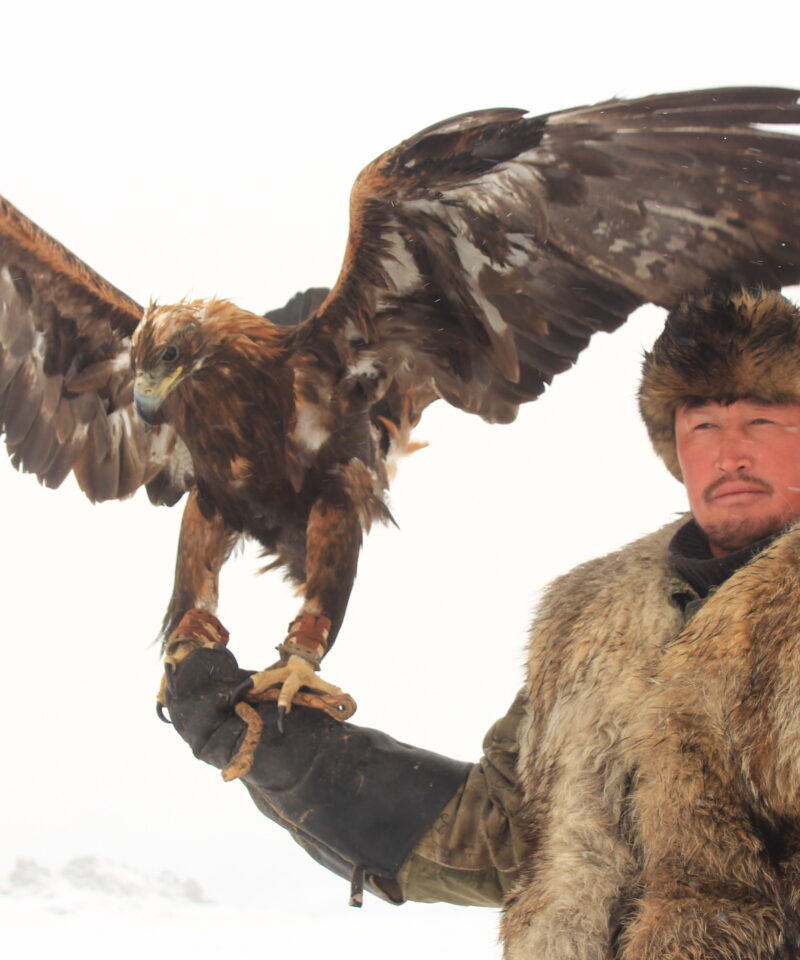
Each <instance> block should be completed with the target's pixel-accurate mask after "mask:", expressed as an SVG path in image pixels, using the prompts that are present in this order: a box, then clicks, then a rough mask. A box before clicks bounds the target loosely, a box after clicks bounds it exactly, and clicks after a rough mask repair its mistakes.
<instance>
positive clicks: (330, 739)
mask: <svg viewBox="0 0 800 960" xmlns="http://www.w3.org/2000/svg"><path fill="white" fill-rule="evenodd" d="M247 675H248V674H247V672H246V671H243V670H240V669H239V667H238V666H237V664H236V660H235V659H234V657H233V655H232V654H231V653H230V652H229V651H228V650H227V649H225V648H224V647H216V648H213V649H208V648H206V649H199V650H196V651H194V652H192V653H191V654H189V656H188V657H186V659H185V660H183V661H182V662H180V663H179V664H178V665H177V666H176V667H175V669H174V670H173V671H172V675H171V679H170V684H169V688H168V690H167V694H166V696H167V706H168V709H169V713H170V717H171V719H172V722H173V724H174V725H175V728H176V730H177V731H178V733H180V735H181V736H182V737H183V739H184V740H186V741H187V743H188V744H189V745H190V746H191V748H192V750H193V752H194V754H195V756H196V757H198V758H199V759H201V760H204V761H205V762H207V763H210V764H212V765H213V766H216V767H219V768H223V767H226V766H227V765H228V764H229V763H230V761H231V760H232V759H233V758H234V757H235V756H236V754H237V752H238V750H239V747H240V745H241V743H242V740H243V738H244V736H245V732H246V728H245V725H244V723H243V722H242V721H241V720H240V719H239V717H238V716H236V714H234V713H233V712H232V709H231V706H230V703H231V693H232V691H233V690H235V689H236V687H237V686H238V685H239V684H240V683H241V681H242V680H243V679H244V678H245V677H246V676H247ZM254 709H256V710H257V711H258V713H259V714H260V716H261V718H262V720H263V730H262V732H261V736H260V742H259V743H258V746H257V748H256V751H255V756H254V759H253V763H252V766H251V768H250V770H249V772H248V773H246V774H245V775H244V776H243V777H242V778H241V779H242V782H243V783H244V785H245V787H246V788H247V790H248V791H249V793H250V796H251V797H252V799H253V801H254V803H255V804H256V806H257V807H258V809H259V810H260V811H261V812H262V813H263V814H264V815H265V816H267V817H269V818H270V819H272V820H274V821H275V822H277V823H279V824H281V826H283V827H285V828H286V829H287V830H289V832H290V833H291V834H292V836H293V837H294V839H295V840H296V841H297V842H298V843H299V844H300V845H301V846H302V847H303V848H304V849H305V850H306V851H307V852H308V853H309V854H310V855H311V856H312V857H314V859H315V860H317V861H318V862H319V863H321V864H323V865H324V866H325V867H327V868H328V869H330V870H332V871H333V872H334V873H336V874H338V875H339V876H342V877H345V878H346V879H348V880H350V881H351V883H352V884H353V889H354V894H355V898H356V900H357V898H358V894H359V889H360V886H361V883H362V882H363V884H364V885H365V886H366V888H367V889H369V890H371V892H373V893H375V894H376V895H378V896H380V897H382V898H384V899H386V900H388V901H390V902H392V903H402V902H404V901H405V900H409V899H412V900H424V901H438V900H444V901H448V902H453V903H465V904H478V905H492V906H497V905H499V903H501V902H502V898H503V895H504V892H505V890H506V889H507V888H508V886H509V885H510V884H511V882H513V879H514V876H515V873H516V867H517V864H518V863H519V859H520V855H521V850H522V841H521V836H520V830H519V828H518V826H517V824H516V822H515V820H514V815H515V814H516V811H517V810H518V808H519V802H520V798H519V795H518V792H517V788H516V781H515V778H514V765H515V761H516V749H517V748H516V729H517V724H518V722H519V719H520V717H521V715H522V709H521V705H520V703H519V701H518V702H516V703H515V704H514V706H513V707H512V709H511V711H510V712H509V714H508V716H507V717H505V718H503V720H501V721H499V722H498V723H497V724H495V726H494V727H493V728H492V730H491V731H490V733H489V735H488V736H487V739H486V742H485V744H484V748H485V750H486V754H485V756H484V758H483V760H482V761H481V762H480V763H478V764H467V763H461V762H459V761H456V760H452V759H449V758H447V757H443V756H440V755H438V754H435V753H431V752H429V751H427V750H421V749H418V748H416V747H410V746H408V745H406V744H403V743H399V742H398V741H396V740H394V739H392V738H391V737H389V736H387V735H386V734H384V733H381V732H380V731H377V730H370V729H368V728H364V727H359V726H356V725H354V724H350V723H345V724H342V723H339V722H338V721H336V720H333V719H331V718H330V717H328V716H326V715H325V714H324V713H322V712H321V711H319V710H311V709H307V708H303V707H299V706H297V707H295V709H294V710H293V711H292V715H291V718H290V722H287V724H286V727H285V733H284V734H280V733H279V732H278V730H277V722H276V720H277V713H276V708H275V705H274V704H273V703H262V704H258V705H257V706H255V707H254Z"/></svg>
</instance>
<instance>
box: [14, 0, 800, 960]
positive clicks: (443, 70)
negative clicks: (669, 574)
mask: <svg viewBox="0 0 800 960" xmlns="http://www.w3.org/2000/svg"><path fill="white" fill-rule="evenodd" d="M281 6H286V7H288V5H281ZM223 11H224V12H223ZM726 16H727V14H726V12H725V10H724V9H723V8H721V7H719V6H717V5H711V4H709V5H707V6H706V5H702V4H698V3H683V2H675V3H671V4H669V5H667V6H664V7H661V8H658V11H657V13H654V12H653V11H652V10H650V9H649V8H646V7H645V6H643V5H642V4H641V2H637V3H616V4H615V3H613V2H612V3H611V4H610V5H609V4H604V5H600V4H595V5H591V6H590V7H587V9H586V11H585V12H584V11H582V9H581V8H580V7H577V6H575V5H573V4H569V5H567V4H561V5H557V4H547V5H540V4H534V3H531V2H530V0H528V2H525V3H515V2H511V3H508V2H507V3H505V4H502V5H497V4H495V5H491V4H485V3H480V4H478V3H473V2H459V3H452V4H450V3H448V4H441V3H439V4H437V3H434V2H431V0H427V2H424V3H422V2H418V0H406V2H404V3H402V4H392V5H388V6H386V5H376V4H374V3H348V2H344V3H339V4H325V5H322V4H319V5H318V4H305V5H296V6H295V7H294V8H293V10H291V11H289V10H288V9H283V10H280V11H275V10H274V9H273V5H271V4H269V5H268V4H256V3H250V4H247V3H237V2H229V3H227V4H225V5H222V4H219V3H213V4H212V3H204V2H194V3H191V4H189V3H170V2H163V0H162V2H159V3H158V4H153V3H149V2H137V3H136V4H130V5H126V6H124V7H123V6H121V5H116V4H108V3H103V4H101V3H88V2H83V0H77V2H74V3H70V4H55V3H36V2H29V3H27V4H25V5H22V4H17V5H15V6H14V7H13V8H10V9H8V10H5V11H4V13H3V28H2V29H3V35H4V43H3V48H4V49H3V56H2V58H0V77H1V78H2V89H3V92H4V97H3V109H2V145H3V146H2V152H0V193H2V194H4V195H5V196H7V197H8V198H9V199H10V200H11V201H12V202H13V203H15V204H16V205H17V206H18V207H19V208H20V209H21V210H23V211H24V212H25V213H26V214H27V215H28V216H30V217H32V218H33V219H34V220H35V221H36V222H37V223H39V225H40V226H42V227H44V228H45V229H46V230H48V231H49V232H50V233H51V234H53V236H55V237H56V238H58V239H59V240H60V241H61V242H63V243H65V244H66V245H67V246H68V247H69V248H71V249H72V250H73V251H74V252H75V253H77V254H78V255H79V256H81V257H82V258H83V259H84V260H86V261H87V262H88V263H89V264H90V265H92V266H93V267H94V268H95V269H96V270H98V271H99V272H100V273H101V274H103V275H104V276H105V277H106V278H107V279H108V280H110V281H111V282H112V283H114V284H116V285H117V286H118V287H120V288H121V289H122V290H124V291H125V292H127V293H128V294H130V295H131V296H132V297H134V298H135V299H137V300H138V301H139V302H146V301H147V299H148V298H149V297H151V296H152V297H158V299H159V300H161V301H163V302H165V301H169V300H171V299H176V298H179V297H182V296H185V295H192V296H210V295H213V294H217V295H219V296H223V297H228V298H231V299H234V300H236V301H237V302H238V303H240V304H241V305H242V306H245V307H248V308H250V309H253V310H255V311H257V312H262V311H263V310H265V309H267V308H270V307H274V306H278V305H280V304H282V303H283V302H284V301H285V300H286V299H287V298H288V297H289V296H291V295H292V294H293V293H294V292H295V291H296V290H298V289H302V288H305V287H307V286H312V285H322V284H332V283H333V282H334V280H335V278H336V275H337V272H338V268H339V264H340V262H341V257H342V253H343V249H344V242H345V236H346V230H347V224H346V213H347V202H348V193H349V189H350V186H351V184H352V181H353V179H354V177H355V176H356V174H357V173H358V171H359V170H360V169H361V167H363V166H364V164H365V163H367V162H368V161H369V160H371V159H372V158H373V157H374V156H376V155H377V154H378V153H380V152H381V151H382V150H384V149H386V148H388V147H390V146H392V145H393V144H395V143H397V142H398V141H400V140H401V139H403V138H404V137H407V136H409V135H411V134H413V133H414V132H416V131H417V130H418V129H421V128H422V127H425V126H427V125H428V124H430V123H433V122H435V121H437V120H440V119H443V118H445V117H447V116H450V115H453V114H457V113H461V112H464V111H466V110H471V109H476V108H480V107H495V106H521V107H524V108H526V109H528V110H530V111H532V112H534V113H543V112H547V111H550V110H554V109H558V108H563V107H568V106H573V105H576V104H579V103H586V102H593V101H597V100H602V99H606V98H607V97H609V96H614V95H620V96H637V95H642V94H647V93H652V92H665V91H670V90H678V89H689V88H693V87H704V86H720V85H726V84H764V85H783V86H792V85H797V84H798V83H800V72H798V70H797V67H796V44H797V38H798V27H800V22H798V21H800V15H798V13H797V8H796V6H795V5H789V4H783V3H781V4H778V3H771V2H762V3H761V4H759V5H758V7H757V8H754V9H753V10H752V11H751V13H750V15H749V19H748V22H747V23H746V24H744V25H742V24H741V22H740V21H741V17H738V16H736V15H735V14H734V12H733V11H731V14H730V20H731V22H728V21H726V19H725V18H726ZM734 21H735V22H734ZM660 322H661V314H660V311H658V310H655V309H653V308H650V309H644V310H641V311H639V312H638V313H637V314H636V315H635V317H634V318H633V320H632V321H631V322H630V323H629V324H628V325H627V326H626V328H625V329H624V330H623V331H621V332H619V333H617V334H615V335H614V336H613V337H608V336H605V335H601V336H600V337H598V339H597V341H596V342H595V343H594V344H593V346H592V348H591V349H590V350H589V352H588V353H587V354H586V355H585V356H584V357H583V358H582V359H581V360H580V362H579V363H578V365H577V367H576V369H575V370H574V371H572V372H570V373H569V374H567V375H565V376H563V377H562V378H561V380H560V382H557V383H556V385H555V386H554V387H553V388H552V389H551V390H550V391H548V393H547V395H546V396H545V397H544V398H543V399H541V400H540V401H539V402H537V403H536V404H534V405H532V406H530V407H529V408H527V409H526V410H525V411H524V412H523V414H522V415H521V416H520V418H519V419H518V421H517V422H516V423H515V424H514V425H512V426H509V427H488V426H486V425H485V424H483V423H481V422H480V421H478V420H476V419H473V418H469V417H467V416H466V415H464V414H461V413H458V412H457V411H455V410H453V409H450V408H447V407H445V406H444V404H439V405H438V406H437V407H435V408H434V409H431V410H430V411H429V412H428V413H426V415H425V417H424V419H423V422H422V424H421V426H420V428H419V430H418V436H419V438H420V439H425V440H429V441H430V446H429V447H428V448H427V449H425V450H423V451H421V452H419V453H417V454H415V455H414V456H413V457H412V458H410V459H408V460H406V461H405V462H404V463H403V464H402V465H401V470H400V475H399V478H398V481H397V483H396V485H395V487H394V489H393V492H392V507H393V512H394V514H395V516H396V518H397V520H398V523H399V525H400V530H395V529H385V530H384V529H381V530H377V531H376V532H374V533H373V534H371V535H370V537H369V539H368V542H367V545H366V548H365V550H364V552H363V554H362V560H361V566H360V572H359V577H358V581H357V584H356V588H355V590H354V592H353V596H352V599H351V603H350V610H349V613H348V617H347V619H346V621H345V626H344V628H343V630H342V633H341V635H340V639H339V641H338V642H337V645H336V648H335V650H334V652H333V653H332V655H331V656H330V657H329V658H328V659H327V660H326V676H327V678H328V679H330V680H331V681H333V682H336V683H339V684H340V685H341V686H343V687H345V688H346V689H347V690H348V691H349V692H351V693H352V694H353V696H354V697H355V698H356V699H357V701H358V703H359V707H360V709H359V712H358V714H357V716H356V718H355V719H356V720H357V722H359V723H362V724H365V725H370V726H377V727H381V728H384V729H386V730H387V731H388V732H390V733H392V734H394V735H395V736H397V737H398V738H400V739H404V740H407V741H409V742H412V743H417V744H419V745H422V746H425V747H428V748H431V749H436V750H439V751H441V752H444V753H447V754H450V755H453V756H457V757H459V758H462V759H473V758H475V757H477V756H478V754H479V751H480V742H481V739H482V736H483V733H484V731H485V730H486V728H487V727H488V726H489V724H490V723H491V722H492V721H493V720H494V719H495V718H496V717H497V716H498V715H500V714H501V713H503V712H504V711H505V709H506V706H507V705H508V703H509V701H510V700H511V698H512V697H513V695H514V693H515V691H516V689H517V687H518V686H519V684H520V683H521V680H522V662H523V647H524V642H525V634H526V627H527V624H528V622H529V619H530V614H531V610H532V608H533V606H534V604H535V601H536V597H537V594H538V592H539V590H540V589H541V588H542V586H543V585H545V584H546V583H547V582H548V581H549V580H550V579H552V577H554V576H555V575H557V574H558V573H560V572H563V571H565V570H567V569H569V568H570V567H571V566H572V565H574V564H575V563H576V562H579V561H581V560H584V559H588V558H590V557H592V556H595V555H597V554H599V553H601V552H605V551H608V550H610V549H613V548H615V547H617V546H619V545H621V544H622V543H625V542H627V541H628V540H630V539H632V538H633V537H635V536H638V535H639V534H641V533H643V532H645V531H647V530H649V529H652V528H654V527H656V526H658V525H660V524H662V523H664V522H667V521H668V520H669V519H671V517H673V516H674V515H675V513H676V512H678V511H680V510H682V509H683V508H684V496H683V491H682V488H681V487H680V486H679V485H678V484H677V483H676V482H675V481H674V480H672V479H671V478H670V477H668V476H667V474H666V472H665V470H664V469H663V467H662V466H661V465H660V463H659V462H658V461H657V460H656V459H655V457H654V455H653V454H652V452H651V451H650V449H649V446H648V443H647V439H646V436H645V433H644V429H643V428H642V427H641V425H640V424H639V422H638V420H637V415H636V411H635V404H634V400H633V398H634V395H635V391H636V381H637V375H638V366H639V362H640V358H641V353H642V350H643V348H644V347H647V346H648V345H649V344H650V343H651V342H652V339H653V338H654V336H655V335H656V333H657V331H658V329H659V325H660ZM0 489H1V490H2V496H3V503H4V511H3V521H2V523H3V527H2V530H3V539H2V542H3V550H2V552H0V564H2V583H3V585H4V593H5V596H4V601H5V602H4V607H3V609H4V614H5V629H4V644H3V654H4V656H5V658H6V659H5V662H4V665H3V668H2V673H3V677H4V681H3V687H2V689H3V696H2V698H0V743H2V752H0V762H2V764H3V767H4V768H5V770H6V774H5V783H6V784H7V786H5V787H4V789H3V791H2V793H0V813H2V820H3V823H4V824H5V825H6V828H7V829H6V830H5V831H4V839H3V847H2V848H1V849H0V853H2V856H3V857H4V858H5V859H7V860H10V859H13V857H15V856H17V855H26V856H36V857H38V858H40V859H41V860H43V861H45V862H48V863H52V864H58V863H60V862H61V861H62V860H63V858H65V857H67V856H70V855H75V854H97V855H105V856H112V857H117V858H120V859H122V860H125V861H127V862H131V863H135V864H137V865H141V866H142V868H147V869H150V868H153V869H160V868H168V869H172V870H175V871H176V872H178V873H180V874H181V875H191V876H194V877H196V878H197V879H198V880H199V881H200V882H201V883H202V884H203V886H204V887H205V888H206V890H207V892H208V893H209V895H210V896H212V897H214V898H215V899H217V900H219V901H222V902H228V903H239V902H246V903H249V904H251V905H253V906H255V907H258V906H263V908H264V910H265V917H266V916H267V913H268V914H269V916H273V915H274V914H276V913H277V914H292V915H294V916H297V915H300V917H301V920H302V921H303V922H304V923H311V922H313V923H314V927H313V930H314V933H315V936H320V935H322V934H323V933H324V931H325V930H326V929H330V930H331V931H335V936H334V942H333V944H332V946H331V947H330V948H329V949H326V953H327V955H328V956H330V957H332V958H339V957H345V956H347V957H352V956H356V957H359V956H367V955H368V951H370V950H372V949H378V947H379V946H380V945H383V947H382V948H383V949H384V950H385V945H386V943H392V944H394V945H395V946H396V947H397V949H398V951H399V950H400V946H398V945H402V950H403V951H406V953H405V955H407V950H408V949H416V950H419V951H422V952H423V955H424V954H425V951H426V950H427V949H428V948H429V946H430V944H431V943H432V941H433V940H434V939H435V938H436V936H437V934H436V933H435V931H441V930H442V929H445V928H448V925H449V924H451V923H452V930H449V929H448V933H447V938H446V939H447V943H448V949H451V948H452V949H454V950H458V953H459V956H460V957H463V958H472V957H486V956H496V955H498V954H499V950H498V948H497V947H496V946H495V945H494V925H495V922H496V916H495V914H494V912H493V911H488V910H480V909H477V908H474V909H461V910H456V909H455V908H444V907H438V906H416V905H409V906H407V907H404V908H403V909H401V910H396V909H391V908H389V907H384V906H383V905H382V904H379V903H377V902H375V901H370V902H369V903H368V904H367V905H366V907H365V909H364V911H363V912H362V917H360V916H359V913H358V912H357V911H353V910H349V911H348V908H347V907H346V905H345V904H346V898H347V889H346V885H345V884H344V883H342V882H340V881H336V880H333V879H329V878H328V877H327V876H326V875H325V874H324V872H323V871H322V870H321V868H319V867H318V866H316V865H315V864H313V863H312V862H311V861H310V860H308V859H307V858H306V857H305V855H304V854H303V853H302V852H301V851H300V850H299V849H298V848H295V847H294V846H293V844H292V843H291V842H290V841H287V840H286V839H285V837H284V836H283V834H282V832H281V831H280V830H279V829H278V828H277V827H274V826H273V825H272V824H271V823H268V822H266V821H263V820H262V819H261V818H260V817H259V816H258V815H257V814H255V812H253V811H251V809H250V806H249V801H248V800H247V797H246V795H245V793H244V791H243V789H242V788H241V786H240V785H237V784H229V785H226V784H223V783H222V781H221V780H220V778H219V775H218V774H217V772H216V771H214V770H212V769H211V768H208V767H204V766H202V765H201V764H199V763H198V762H197V761H195V760H194V759H193V758H192V756H191V754H190V753H189V751H188V750H187V749H185V747H184V746H183V744H182V742H181V741H180V740H179V739H178V738H177V737H176V736H175V735H174V733H173V732H172V731H171V730H170V729H169V728H168V727H166V726H162V725H161V724H160V723H159V722H158V721H157V719H156V717H155V713H154V709H153V703H154V696H155V692H156V689H157V686H158V680H159V669H160V668H159V661H158V653H157V649H156V648H155V647H154V646H153V645H152V641H153V639H154V637H155V635H156V633H157V630H158V626H159V623H160V620H161V617H162V614H163V610H164V606H165V604H166V601H167V599H168V597H169V593H170V589H171V582H172V568H173V563H174V551H175V545H176V539H177V528H178V523H179V520H180V508H177V509H173V510H167V509H166V508H159V509H156V508H154V507H151V506H150V504H149V502H148V501H147V499H146V497H145V496H144V495H142V496H137V497H136V498H134V499H133V500H132V501H128V502H126V503H122V504H118V503H111V504H104V505H102V506H92V505H91V504H89V503H88V501H86V500H85V499H84V498H83V496H82V495H81V494H80V493H79V492H78V491H77V489H76V488H75V487H74V485H73V484H72V481H71V480H70V481H69V482H67V483H65V484H64V486H63V487H62V488H61V489H60V490H59V491H56V492H54V491H50V490H45V489H44V488H40V487H39V486H38V485H37V483H36V480H35V479H34V478H33V477H30V476H22V475H18V474H16V473H15V472H14V471H13V469H12V468H11V467H10V466H9V465H8V463H7V462H6V461H2V462H0ZM257 566H258V562H257V559H256V557H255V553H254V551H252V550H248V551H245V552H244V554H243V555H242V556H240V557H238V558H237V559H236V560H235V561H233V562H231V563H230V564H229V565H228V566H227V567H226V569H225V571H224V574H223V580H222V589H221V608H220V616H221V618H222V620H223V622H224V623H225V624H226V625H227V626H228V627H229V628H230V630H231V633H232V642H231V646H232V649H233V650H234V652H235V653H236V654H237V655H238V656H239V658H240V662H242V663H243V665H245V666H248V667H251V668H259V667H262V666H265V665H266V664H267V663H269V662H271V661H272V659H273V657H274V654H273V647H274V646H275V644H276V643H277V642H279V641H280V640H281V639H282V637H283V631H284V629H285V626H286V624H287V623H288V621H289V620H290V619H291V618H292V616H293V615H294V612H295V609H296V606H297V601H296V600H295V599H294V598H293V597H292V596H291V594H290V593H289V591H288V590H287V589H286V588H285V587H284V586H283V584H282V583H281V582H280V578H279V577H278V576H276V575H274V574H273V575H271V576H270V575H267V576H264V577H260V578H256V577H254V576H253V574H254V572H255V570H256V568H257ZM9 783H10V784H11V788H9V786H8V784H9ZM301 890H302V891H303V893H302V896H299V892H300V891H301ZM364 913H368V914H369V917H368V918H367V919H363V914H364ZM410 921H413V923H411V922H410ZM270 922H272V921H270ZM266 926H268V924H266ZM301 929H306V928H304V927H303V928H301ZM265 932H266V931H265ZM193 935H195V936H197V933H196V932H195V933H193V931H192V930H190V929H187V931H186V937H187V944H188V945H191V937H192V936H193ZM65 936H66V935H65ZM436 942H437V943H438V942H439V941H438V940H437V941H436ZM70 946H74V947H77V945H70V944H69V943H68V942H67V943H66V947H70ZM318 954H319V946H318V945H317V946H313V945H311V946H308V947H306V948H304V947H303V946H302V945H301V946H299V947H298V948H297V952H296V953H295V955H296V956H297V957H298V958H303V957H306V956H309V957H311V956H314V957H316V956H318ZM384 955H385V956H388V955H389V954H387V953H384ZM392 955H393V954H392ZM398 955H399V954H398Z"/></svg>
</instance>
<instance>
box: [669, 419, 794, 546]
mask: <svg viewBox="0 0 800 960" xmlns="http://www.w3.org/2000/svg"><path fill="white" fill-rule="evenodd" d="M675 439H676V442H677V447H678V460H679V461H680V465H681V471H682V472H683V479H684V482H685V483H686V492H687V494H688V495H689V506H690V507H691V509H692V514H693V515H694V518H695V520H696V521H697V523H698V525H699V526H700V527H701V528H702V529H703V531H704V532H705V533H706V535H707V536H708V539H709V543H710V546H711V553H712V555H713V556H715V557H721V556H724V555H725V554H727V553H732V552H733V551H734V550H739V549H741V548H742V547H746V546H747V545H748V544H750V543H754V542H755V541H756V540H760V539H761V538H762V537H766V536H768V535H769V534H770V533H775V532H776V531H778V530H781V529H782V528H783V527H785V526H786V525H787V524H789V523H791V522H792V521H794V520H796V519H798V518H800V404H796V403H774V404H770V403H759V402H758V401H756V400H737V401H736V402H735V403H731V404H729V405H728V406H723V405H722V404H719V403H708V404H705V405H704V406H702V407H682V408H681V409H679V410H678V412H677V413H676V414H675Z"/></svg>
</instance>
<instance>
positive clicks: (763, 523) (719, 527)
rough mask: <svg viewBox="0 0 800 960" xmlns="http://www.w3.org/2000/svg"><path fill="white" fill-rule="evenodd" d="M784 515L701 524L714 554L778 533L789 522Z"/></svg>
mask: <svg viewBox="0 0 800 960" xmlns="http://www.w3.org/2000/svg"><path fill="white" fill-rule="evenodd" d="M791 522H792V521H791V520H787V519H786V517H778V516H769V517H736V518H735V519H730V520H723V521H722V522H720V523H706V524H701V529H702V531H703V533H704V534H705V535H706V536H707V537H708V542H709V545H710V547H711V552H712V554H713V555H714V556H717V557H719V556H725V555H726V554H729V553H735V551H737V550H742V549H744V547H749V546H750V545H751V544H753V543H756V542H757V541H759V540H763V539H764V538H765V537H769V536H772V535H773V534H776V533H779V532H780V531H781V530H783V529H784V528H785V527H787V526H788V525H789V523H791Z"/></svg>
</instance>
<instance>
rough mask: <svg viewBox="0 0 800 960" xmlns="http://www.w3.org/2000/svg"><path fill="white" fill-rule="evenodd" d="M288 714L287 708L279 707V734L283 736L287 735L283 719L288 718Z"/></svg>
mask: <svg viewBox="0 0 800 960" xmlns="http://www.w3.org/2000/svg"><path fill="white" fill-rule="evenodd" d="M287 712H288V711H287V710H286V707H284V706H279V707H278V733H279V734H280V735H281V736H283V734H284V733H285V730H284V727H283V718H284V717H285V716H286V714H287Z"/></svg>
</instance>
